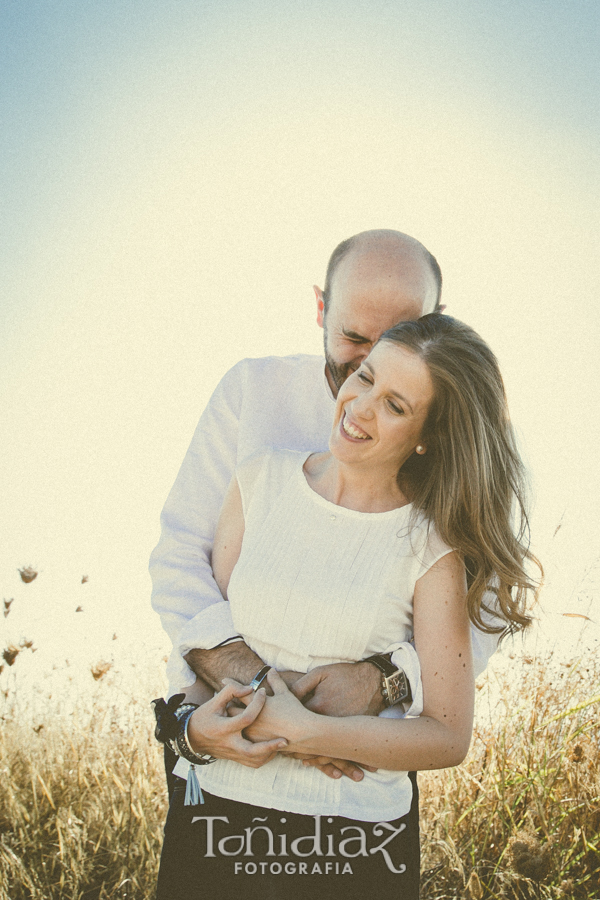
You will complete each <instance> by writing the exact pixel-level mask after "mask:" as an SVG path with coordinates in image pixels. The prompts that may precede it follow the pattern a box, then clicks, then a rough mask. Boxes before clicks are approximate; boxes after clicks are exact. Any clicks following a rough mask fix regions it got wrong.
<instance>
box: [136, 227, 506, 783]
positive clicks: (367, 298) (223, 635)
mask: <svg viewBox="0 0 600 900" xmlns="http://www.w3.org/2000/svg"><path fill="white" fill-rule="evenodd" d="M441 280H442V279H441V273H440V270H439V266H438V264H437V262H436V260H435V259H434V257H433V256H431V254H430V253H429V252H428V251H427V250H426V249H425V247H423V245H422V244H420V243H419V242H418V241H416V240H415V239H414V238H411V237H409V236H408V235H405V234H401V233H400V232H396V231H387V230H378V231H367V232H363V233H361V234H359V235H356V236H355V237H353V238H350V239H348V240H347V241H344V242H343V243H342V244H340V245H339V246H338V247H337V248H336V250H335V251H334V253H333V255H332V257H331V259H330V262H329V265H328V269H327V275H326V280H325V288H324V289H323V290H321V289H320V288H318V287H315V288H314V290H315V295H316V301H317V322H318V324H319V326H320V327H321V328H323V330H324V339H325V340H324V343H325V366H323V360H322V358H320V357H313V356H292V357H283V358H278V357H270V358H267V359H255V360H244V361H242V362H241V363H239V364H238V365H237V366H234V368H233V369H231V370H230V371H229V372H228V373H227V375H225V377H224V378H223V380H222V381H221V383H220V384H219V386H218V387H217V389H216V391H215V393H214V394H213V397H212V398H211V400H210V402H209V404H208V406H207V408H206V410H205V412H204V414H203V416H202V418H201V420H200V423H199V425H198V428H197V430H196V433H195V435H194V437H193V439H192V443H191V445H190V448H189V450H188V452H187V455H186V457H185V459H184V462H183V465H182V467H181V470H180V472H179V475H178V476H177V480H176V482H175V485H174V486H173V489H172V491H171V493H170V495H169V498H168V500H167V502H166V504H165V507H164V510H163V515H162V536H161V540H160V542H159V544H158V546H157V547H156V549H155V550H154V552H153V554H152V558H151V574H152V578H153V583H154V590H153V606H154V609H155V610H156V611H157V612H158V613H159V614H160V615H161V618H162V622H163V626H164V628H165V630H166V631H167V633H168V634H169V636H170V637H171V640H172V641H173V646H174V651H173V654H172V656H171V659H170V661H169V667H168V672H169V680H170V684H171V688H172V689H174V690H178V689H180V688H182V687H183V686H184V685H187V684H189V683H190V681H191V680H193V677H194V676H193V673H195V674H196V675H197V676H198V677H199V678H201V679H203V681H205V682H206V683H208V684H209V685H210V686H211V687H212V688H214V689H217V690H219V689H220V688H221V687H222V679H223V678H225V677H229V678H234V679H235V680H236V681H239V682H241V683H242V684H249V683H250V682H251V681H252V679H253V678H254V677H255V676H256V675H257V673H258V672H259V670H260V669H261V667H262V666H263V661H262V660H261V659H260V657H258V656H257V655H256V654H255V653H253V651H252V650H251V649H250V648H249V647H248V646H247V645H246V644H245V643H244V642H243V641H242V640H241V639H240V638H239V635H237V634H236V632H235V629H234V627H233V623H232V620H231V615H230V611H229V604H228V603H227V602H225V601H224V600H223V598H222V596H221V594H220V592H219V589H218V587H217V585H216V583H215V582H214V579H213V577H212V572H211V569H210V551H211V544H212V539H213V535H214V529H215V526H216V522H217V518H218V514H219V510H220V507H221V504H222V500H223V497H224V494H225V491H226V489H227V486H228V484H229V481H230V479H231V477H232V475H233V471H234V469H235V466H236V465H237V463H238V462H240V461H241V460H243V459H244V458H246V457H247V456H249V455H250V454H251V453H254V452H256V451H258V450H261V449H264V448H267V447H275V448H284V447H287V448H289V449H294V450H323V449H326V447H327V443H328V438H329V432H330V428H331V421H332V417H333V410H334V402H335V397H336V396H337V393H338V390H339V388H340V386H341V385H342V384H343V382H344V381H345V379H346V378H347V377H348V376H349V375H350V374H351V373H352V372H353V371H355V370H356V369H357V368H358V367H359V365H360V364H361V362H362V360H363V359H364V358H365V357H366V356H367V355H368V353H369V351H370V349H371V347H372V346H373V344H374V343H375V342H376V341H377V340H378V338H379V337H380V336H381V334H382V333H383V332H384V331H385V330H386V329H388V328H390V327H391V326H393V325H395V324H396V323H398V322H400V321H408V320H414V319H417V318H419V317H420V316H422V315H425V314H426V313H430V312H433V311H435V310H440V311H441V307H440V305H439V303H440V291H441ZM496 643H497V640H496V638H495V637H494V636H488V635H484V634H482V633H481V632H475V631H474V632H473V651H474V663H475V672H476V674H478V673H479V672H481V671H483V669H485V666H486V664H487V660H488V658H489V656H490V655H491V653H493V651H494V650H495V648H496ZM184 658H185V662H184ZM392 662H393V663H394V664H395V665H396V666H401V667H403V668H405V669H406V670H407V674H408V676H409V680H410V682H411V687H412V694H413V697H414V698H415V699H417V698H418V693H419V673H418V663H417V662H416V654H414V651H412V652H411V648H409V647H407V645H403V646H400V645H398V649H397V653H394V655H393V656H392ZM284 677H285V673H284ZM288 683H289V684H290V685H291V686H292V689H293V690H294V692H295V693H296V695H297V696H298V697H300V699H302V700H303V701H304V702H305V703H306V705H307V706H309V707H310V708H311V709H313V710H314V711H316V712H321V713H323V714H328V715H337V716H346V715H360V714H372V715H376V714H377V713H379V712H380V711H381V710H382V709H383V707H384V701H383V697H382V695H381V684H382V675H381V672H380V671H379V670H378V669H377V668H376V666H375V665H373V664H372V663H371V662H367V661H365V662H361V663H340V664H336V665H331V666H323V667H319V668H316V669H313V670H312V671H311V672H310V673H309V674H308V675H305V676H304V677H300V678H298V676H297V673H289V682H288ZM260 702H261V701H259V700H258V698H255V701H254V702H253V705H252V711H251V713H250V717H253V716H256V715H257V714H258V713H259V711H260ZM417 707H418V703H417ZM417 707H414V708H413V709H412V710H410V711H412V712H417V713H418V711H419V710H418V708H417ZM209 714H210V716H212V718H210V719H209V718H207V720H206V727H205V728H204V730H203V737H202V742H201V743H202V747H201V748H199V747H198V746H197V743H196V745H195V747H194V749H195V750H196V751H197V752H204V753H210V754H212V755H214V756H217V757H227V758H229V759H236V760H237V761H238V762H242V763H244V764H246V765H260V764H261V763H262V762H264V761H266V759H268V758H269V757H270V755H272V753H273V752H275V750H276V748H277V744H276V742H266V743H265V745H260V744H251V743H250V742H249V741H246V740H245V739H244V738H243V737H242V734H241V731H242V728H243V727H245V726H246V725H247V724H249V722H248V721H247V720H246V716H245V717H244V721H243V724H242V723H240V722H238V720H237V719H235V718H233V719H231V718H227V717H226V715H225V710H224V707H223V706H221V707H219V706H218V704H217V705H215V704H214V703H213V705H212V706H211V707H210V708H209ZM315 764H317V765H318V766H319V767H320V768H321V769H322V771H323V772H325V774H327V775H330V776H331V777H341V775H342V774H344V775H347V776H349V777H353V778H355V779H357V780H359V779H360V778H361V777H362V772H361V771H360V769H358V768H357V767H356V766H354V765H352V764H351V763H347V762H345V761H342V760H338V761H331V760H324V759H320V760H317V761H315Z"/></svg>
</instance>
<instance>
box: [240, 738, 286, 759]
mask: <svg viewBox="0 0 600 900" xmlns="http://www.w3.org/2000/svg"><path fill="white" fill-rule="evenodd" d="M241 741H242V743H243V748H242V747H241V745H240V749H243V752H244V755H245V756H247V757H248V759H252V760H258V759H262V758H263V757H267V756H268V757H269V759H271V758H272V757H273V756H275V754H276V753H279V751H280V750H285V748H286V747H287V746H288V742H287V741H286V739H285V738H273V739H272V740H270V741H258V742H257V743H256V744H253V743H252V742H251V741H247V740H246V739H245V738H242V739H241Z"/></svg>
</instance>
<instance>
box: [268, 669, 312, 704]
mask: <svg viewBox="0 0 600 900" xmlns="http://www.w3.org/2000/svg"><path fill="white" fill-rule="evenodd" d="M269 674H270V673H269ZM319 680H320V676H319V673H318V672H317V671H316V670H314V671H313V672H308V673H307V674H306V675H303V676H302V678H298V680H297V681H295V682H294V684H293V685H292V693H293V694H295V695H296V697H297V698H298V700H304V698H305V697H307V696H308V695H309V694H312V692H313V691H314V690H315V688H316V686H317V685H318V683H319Z"/></svg>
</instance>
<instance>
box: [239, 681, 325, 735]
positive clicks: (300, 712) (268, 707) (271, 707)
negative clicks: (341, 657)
mask: <svg viewBox="0 0 600 900" xmlns="http://www.w3.org/2000/svg"><path fill="white" fill-rule="evenodd" d="M266 680H267V683H268V685H269V687H270V688H271V690H272V691H273V695H272V696H271V697H267V698H266V700H265V701H263V706H262V708H261V712H260V717H259V716H258V715H257V716H254V717H253V719H252V722H250V723H249V724H248V725H245V726H243V728H244V732H245V736H246V737H248V738H249V740H251V741H270V740H272V739H273V737H274V736H275V735H283V736H287V734H288V733H289V732H291V731H293V730H294V729H295V728H296V727H297V726H299V725H300V724H301V723H302V724H303V725H304V727H306V726H307V724H308V722H309V720H310V719H312V718H313V717H314V715H315V714H314V713H311V712H309V711H308V710H307V709H305V708H304V706H302V703H301V702H300V701H299V700H298V698H297V697H295V696H294V694H292V692H291V691H290V690H289V689H288V687H287V685H286V683H285V681H284V680H283V678H282V677H281V675H280V674H279V672H277V671H276V670H275V669H270V670H269V672H268V674H267V679H266ZM223 684H225V685H227V686H229V687H233V688H235V689H236V691H238V692H240V691H242V690H243V691H244V693H238V694H236V696H238V697H239V699H240V700H241V702H242V703H243V704H244V706H246V709H245V710H244V712H243V715H245V714H246V713H247V712H248V710H249V709H250V707H251V706H252V703H253V702H254V701H253V700H252V691H251V689H250V688H249V687H248V688H244V686H243V685H241V684H238V683H237V682H235V681H232V680H231V679H230V678H224V679H223ZM257 693H258V691H257ZM255 696H256V695H255ZM230 715H232V717H233V718H234V719H235V720H236V722H237V721H238V720H239V719H240V715H239V714H238V713H237V712H236V710H235V708H234V709H231V710H230Z"/></svg>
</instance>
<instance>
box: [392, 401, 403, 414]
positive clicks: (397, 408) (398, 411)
mask: <svg viewBox="0 0 600 900" xmlns="http://www.w3.org/2000/svg"><path fill="white" fill-rule="evenodd" d="M389 407H390V409H391V411H392V412H393V413H396V415H397V416H403V415H404V410H403V409H402V407H401V406H396V404H395V403H392V401H391V400H390V401H389Z"/></svg>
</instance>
